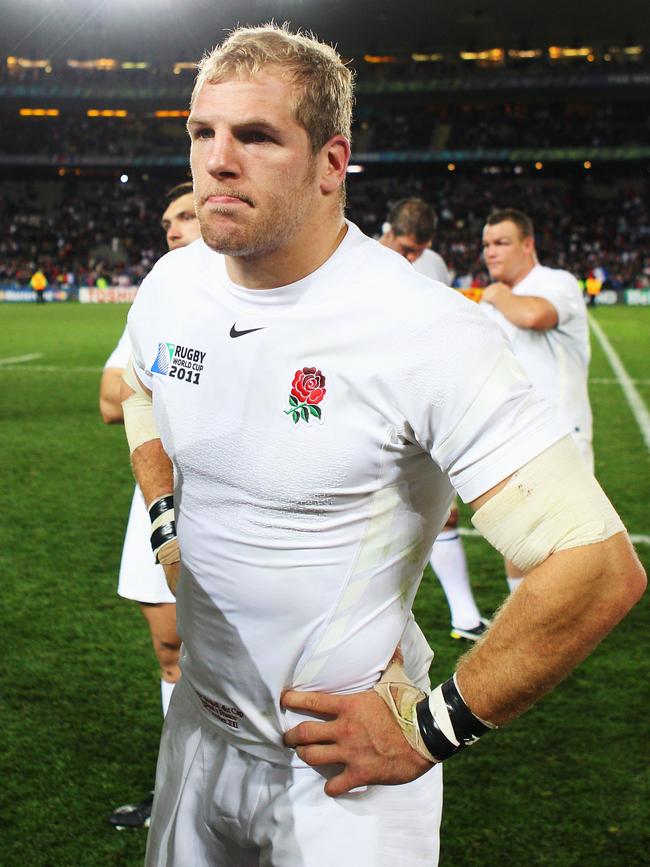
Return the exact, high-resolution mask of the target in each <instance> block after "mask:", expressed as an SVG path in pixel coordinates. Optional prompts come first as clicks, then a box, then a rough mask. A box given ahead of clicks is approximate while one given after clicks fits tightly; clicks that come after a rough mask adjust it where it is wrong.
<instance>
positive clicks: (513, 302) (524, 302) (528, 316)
mask: <svg viewBox="0 0 650 867" xmlns="http://www.w3.org/2000/svg"><path fill="white" fill-rule="evenodd" d="M481 301H482V302H485V303H486V304H492V306H493V307H496V309H497V310H498V311H499V312H500V313H502V314H503V315H504V316H505V317H506V319H508V320H509V321H510V322H512V324H513V325H516V326H517V327H518V328H526V329H532V330H534V331H548V330H549V329H550V328H556V327H557V325H558V322H559V317H558V312H557V309H556V308H555V306H554V305H553V304H551V302H550V301H548V300H547V299H546V298H540V297H539V296H536V295H515V294H513V292H512V290H511V289H510V288H509V287H508V286H506V285H505V283H491V284H490V285H489V286H486V287H485V289H484V290H483V293H482V295H481Z"/></svg>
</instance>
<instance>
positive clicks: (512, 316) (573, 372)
mask: <svg viewBox="0 0 650 867" xmlns="http://www.w3.org/2000/svg"><path fill="white" fill-rule="evenodd" d="M483 256H484V258H485V264H486V265H487V268H488V270H489V272H490V277H491V278H492V280H493V282H492V283H490V285H489V286H487V287H486V288H485V289H484V290H483V294H482V296H481V309H482V310H483V312H484V313H486V315H487V316H489V317H490V318H491V319H493V320H494V321H496V322H497V323H498V325H499V326H500V327H501V328H502V330H503V331H504V333H505V334H506V336H507V337H508V339H509V340H510V343H511V345H512V350H513V352H514V354H515V356H516V358H517V360H518V361H519V363H520V364H521V366H522V367H523V369H524V370H525V372H526V374H527V375H528V377H529V379H530V381H531V382H532V383H533V385H534V386H535V388H537V390H538V391H539V392H540V394H542V395H544V397H545V398H546V400H547V401H548V403H549V404H550V405H551V407H552V409H553V412H555V413H556V415H557V417H558V418H559V419H560V420H561V421H562V422H563V423H565V424H567V425H568V426H569V429H570V431H571V435H572V436H573V438H574V440H575V442H576V445H577V446H578V448H579V450H580V452H581V454H582V455H583V457H584V459H585V461H586V462H587V464H588V465H589V467H590V468H591V470H592V472H593V469H594V454H593V449H592V445H591V438H592V417H591V406H590V404H589V391H588V386H587V380H588V375H589V359H590V357H591V347H590V345H589V325H588V323H587V310H586V307H585V303H584V300H583V295H582V290H581V289H580V286H579V284H578V281H577V280H576V278H575V277H574V276H573V275H572V274H569V272H568V271H563V270H560V269H558V268H547V267H546V266H544V265H540V264H539V261H538V259H537V254H536V250H535V236H534V231H533V224H532V221H531V219H530V218H529V217H528V216H527V215H526V214H524V213H523V212H522V211H519V210H517V209H516V208H505V209H502V210H497V211H493V212H492V213H491V214H490V215H489V216H488V218H487V220H486V224H485V227H484V229H483ZM506 572H507V578H506V580H507V582H508V586H509V588H510V590H511V591H513V590H515V589H516V588H517V587H518V586H519V584H520V583H521V578H522V575H521V571H520V570H519V569H517V568H516V567H515V566H514V565H513V564H512V563H506Z"/></svg>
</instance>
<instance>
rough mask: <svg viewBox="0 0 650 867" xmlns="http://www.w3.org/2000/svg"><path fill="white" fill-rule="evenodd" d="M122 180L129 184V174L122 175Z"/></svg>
mask: <svg viewBox="0 0 650 867" xmlns="http://www.w3.org/2000/svg"><path fill="white" fill-rule="evenodd" d="M120 181H121V183H123V184H127V183H128V182H129V176H128V175H120Z"/></svg>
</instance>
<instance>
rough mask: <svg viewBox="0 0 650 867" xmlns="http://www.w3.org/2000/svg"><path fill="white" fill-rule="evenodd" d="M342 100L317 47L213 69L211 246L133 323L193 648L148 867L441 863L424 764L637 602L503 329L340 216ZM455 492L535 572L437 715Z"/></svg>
mask: <svg viewBox="0 0 650 867" xmlns="http://www.w3.org/2000/svg"><path fill="white" fill-rule="evenodd" d="M351 108H352V82H351V74H350V71H349V70H348V69H347V67H346V66H345V64H343V63H342V61H341V59H340V58H339V57H338V55H337V54H336V52H335V51H334V50H333V49H331V48H329V47H328V46H325V45H323V44H321V43H319V42H317V41H316V40H315V38H312V37H306V36H301V35H295V34H291V33H290V32H289V31H288V30H286V29H282V28H277V27H274V26H265V27H262V28H244V29H240V30H236V31H235V32H234V33H233V34H231V35H230V36H229V37H228V39H227V40H226V41H225V42H224V43H223V44H222V45H220V46H218V47H217V48H216V49H215V50H214V51H213V52H212V53H211V54H210V55H209V56H207V57H206V58H205V59H204V61H202V63H201V65H200V69H199V75H198V77H197V81H196V85H195V89H194V93H193V97H192V101H191V112H190V117H189V119H188V130H189V133H190V139H191V157H190V159H191V166H192V173H193V178H194V190H195V199H196V204H197V214H198V216H199V220H200V223H201V234H202V238H203V240H202V241H197V242H196V243H195V244H192V245H190V246H189V247H186V248H184V249H182V250H175V251H172V252H171V253H169V254H168V255H167V256H165V257H163V259H162V260H161V261H160V262H158V263H157V264H156V266H155V267H154V269H153V271H152V272H151V274H150V275H149V276H148V277H147V279H146V280H145V281H144V283H143V285H142V288H141V290H140V292H139V293H138V297H137V299H136V301H135V303H134V305H133V307H132V309H131V312H130V314H129V333H130V335H131V338H132V343H133V365H132V367H131V368H130V369H129V370H128V371H127V373H126V374H125V387H124V389H123V396H124V402H123V406H124V412H125V421H126V428H127V434H128V437H129V446H130V449H131V453H132V461H133V466H134V469H135V472H136V475H137V478H138V480H139V482H140V485H141V488H142V491H143V495H144V497H145V501H146V502H147V505H148V506H149V511H150V517H151V519H152V537H151V538H152V548H153V549H154V550H155V552H156V556H157V558H158V559H159V561H160V562H162V563H163V564H164V565H165V570H166V574H167V578H168V581H169V583H170V586H171V587H173V588H175V589H177V594H178V595H177V612H178V627H179V632H180V635H181V636H182V638H183V653H182V657H181V668H182V672H183V676H182V678H181V680H180V681H179V683H178V685H177V687H176V689H175V691H174V695H173V696H172V701H171V705H170V710H169V713H168V715H167V719H166V721H165V726H164V730H163V736H162V740H161V748H160V755H159V761H158V772H157V776H156V796H155V798H154V808H153V814H152V822H151V828H150V831H149V838H148V845H147V856H146V864H147V865H148V867H154V865H156V867H163V865H165V867H174V865H175V867H187V865H189V864H191V865H192V867H215V865H224V867H225V865H235V864H237V865H239V867H253V865H255V867H261V865H269V864H276V865H286V867H289V865H290V867H323V865H331V864H337V865H339V867H352V865H354V867H359V865H361V867H389V865H390V867H395V865H401V867H405V865H423V864H429V865H434V864H436V863H437V858H438V827H439V823H440V813H441V803H442V801H441V784H442V774H441V762H442V761H443V760H444V759H446V758H448V757H450V756H451V755H453V754H454V753H456V752H458V751H459V750H460V749H461V748H463V747H465V746H468V745H470V744H472V743H474V742H475V741H476V740H477V739H478V738H479V737H480V736H481V735H482V734H484V733H485V732H487V731H488V730H489V729H490V728H491V727H494V726H500V725H503V724H505V723H506V722H508V721H509V720H510V719H512V718H513V717H514V716H517V715H518V714H520V713H522V712H523V711H524V710H525V709H526V708H527V707H529V706H530V704H532V703H533V702H534V701H535V700H536V699H537V698H539V697H540V696H541V695H542V694H543V693H544V692H546V691H547V690H548V689H550V688H551V687H552V686H553V685H554V684H555V683H556V682H558V681H559V680H560V679H561V678H562V677H564V676H566V674H567V673H568V672H569V671H570V670H571V669H572V668H573V667H574V666H575V665H576V664H578V662H579V661H580V660H581V659H582V658H584V656H585V655H586V654H587V653H588V652H589V651H590V650H591V649H592V648H593V647H594V646H595V645H596V644H597V643H598V641H599V640H600V638H602V636H603V635H604V634H605V633H606V632H607V631H608V630H609V629H611V628H612V627H613V626H614V624H615V623H616V622H617V621H618V620H619V619H620V618H621V617H622V616H623V615H624V613H625V612H626V611H627V610H628V609H629V608H630V607H631V606H632V605H633V604H634V603H635V602H636V600H637V599H638V598H639V596H640V595H641V593H642V592H643V588H644V586H645V576H644V573H643V570H642V569H641V567H640V565H639V564H638V561H637V560H636V559H635V557H634V554H633V551H632V549H631V546H630V544H629V540H628V539H627V536H626V534H625V532H624V529H623V527H622V524H621V522H620V519H619V518H618V517H617V516H616V514H615V512H614V510H613V509H612V507H611V504H609V503H608V502H607V500H606V498H605V497H604V495H603V494H602V492H601V491H600V489H599V488H598V486H597V483H596V482H595V480H594V479H593V477H592V476H590V475H588V474H587V476H588V481H587V482H586V481H585V479H584V478H583V477H582V476H580V472H579V471H580V466H579V462H576V461H575V460H574V459H573V456H574V454H575V445H574V444H573V443H572V441H571V440H570V438H569V437H568V436H567V435H566V429H565V428H564V427H563V426H562V425H560V424H558V423H557V422H556V421H555V420H554V419H553V418H552V417H550V415H549V413H548V411H547V407H546V404H545V403H544V402H543V400H542V399H541V398H539V397H538V396H537V395H536V394H535V393H534V392H533V390H532V388H531V386H530V384H529V382H528V381H527V380H526V378H525V376H524V374H523V373H522V371H521V368H520V367H519V366H518V365H517V363H516V361H515V360H514V358H513V357H512V354H511V352H510V350H509V349H508V347H507V345H506V344H505V342H504V341H503V339H502V337H501V334H500V332H499V330H498V329H497V328H496V327H494V326H493V325H492V324H491V323H490V322H488V321H487V319H486V318H485V317H484V316H482V315H481V313H480V311H479V310H478V308H477V307H476V306H475V305H472V304H471V303H470V302H468V301H467V300H466V299H464V298H462V297H459V296H458V295H457V294H456V293H454V292H452V291H451V290H444V289H443V290H441V292H439V293H437V292H436V293H433V292H431V288H430V281H429V280H427V279H426V278H424V277H422V276H421V275H419V274H417V272H416V271H415V270H414V269H413V268H412V267H411V266H410V265H409V264H408V263H407V262H405V261H404V259H403V257H401V256H397V255H395V254H394V253H393V252H392V251H390V250H387V249H386V248H384V247H382V246H381V245H380V244H378V243H377V242H375V241H373V240H372V239H370V238H368V237H366V236H364V235H363V234H362V233H361V232H360V231H359V229H358V228H356V227H355V226H354V225H353V224H351V223H349V222H346V221H345V219H344V216H343V204H344V192H343V191H344V180H345V172H346V167H347V163H348V160H349V156H350V146H349V134H350V121H351ZM179 285H182V286H183V292H179V291H178V286H179ZM396 287H398V288H399V291H398V292H396V291H395V290H396ZM470 348H471V355H472V357H471V361H467V362H465V363H464V362H463V358H464V357H466V356H469V354H470V353H469V350H470ZM456 355H457V357H456ZM477 364H478V367H479V369H480V370H481V375H480V376H477V375H476V369H477ZM469 365H471V368H472V372H473V373H472V375H471V376H468V375H467V374H468V371H467V369H466V368H467V366H469ZM549 461H552V462H553V463H554V464H558V466H560V467H561V471H562V474H563V477H564V476H565V473H566V472H567V470H566V467H567V465H568V466H569V472H570V468H571V467H574V468H575V465H576V463H578V466H577V468H575V470H576V471H577V476H576V478H575V479H574V484H573V485H572V486H571V489H570V490H566V488H568V486H566V485H565V490H564V491H563V492H562V493H563V496H564V497H566V498H567V502H568V506H567V509H569V511H571V510H572V505H571V503H574V502H577V503H578V504H579V506H580V508H579V512H580V513H581V514H583V513H584V514H586V515H591V514H594V513H597V514H599V515H602V520H600V521H598V520H596V521H595V523H594V525H593V526H592V525H591V523H590V524H589V527H587V526H583V523H582V521H578V522H577V523H576V525H575V526H572V527H567V526H565V525H566V523H567V521H566V520H565V518H564V517H562V515H560V518H559V519H558V517H557V508H556V511H555V513H554V516H551V517H548V516H547V511H548V508H547V500H548V485H547V482H548V477H549V472H548V470H547V466H548V463H549ZM512 474H515V476H514V479H516V480H517V481H516V482H515V481H514V479H513V480H512V483H511V479H510V477H511V476H512ZM538 480H539V481H538ZM526 485H529V489H528V490H529V494H530V496H527V497H526V500H525V502H524V501H523V500H522V496H523V495H522V493H521V490H522V487H525V486H526ZM454 488H455V489H456V490H457V491H458V493H459V496H461V497H462V498H463V499H464V500H466V501H468V502H470V503H471V504H472V507H473V508H474V509H475V510H476V511H475V514H474V519H473V520H474V521H475V522H476V524H477V526H479V528H482V532H484V533H485V534H486V535H487V536H488V537H489V538H490V539H491V540H492V541H493V543H494V544H495V545H496V546H497V547H499V548H503V550H506V551H510V550H511V549H512V548H513V547H514V548H515V549H516V550H515V551H514V552H513V557H514V559H516V560H517V562H526V563H531V564H533V565H532V567H531V570H530V572H529V574H528V575H527V578H526V582H527V585H526V586H525V587H522V589H521V590H520V591H519V592H518V593H517V594H514V595H513V596H512V597H510V599H509V600H508V602H507V603H506V605H505V607H504V609H503V611H502V612H501V614H500V615H499V616H498V617H497V618H496V620H495V622H494V623H493V625H492V627H491V628H490V630H489V631H488V632H487V633H486V636H485V637H484V638H483V639H482V640H481V641H479V642H478V643H477V644H476V645H475V646H474V647H473V649H472V651H471V652H470V653H469V654H468V655H467V656H466V657H464V659H463V660H462V661H461V662H460V664H459V667H458V669H457V671H456V672H455V674H454V675H453V677H451V678H449V680H447V681H445V682H444V684H441V685H439V686H437V687H436V688H435V689H434V690H433V691H432V692H431V694H430V696H429V695H427V693H428V689H429V686H428V683H427V679H426V674H423V673H422V672H416V671H415V670H414V669H413V667H412V665H411V662H412V659H410V657H412V656H415V657H417V656H418V654H420V656H422V654H424V655H426V648H424V649H422V639H421V636H419V635H418V633H417V631H416V630H415V628H414V624H413V621H412V619H411V615H410V610H411V604H412V602H413V597H414V595H415V592H416V590H417V586H418V583H419V580H420V577H421V574H422V569H423V567H424V565H425V564H426V561H427V558H428V556H429V552H430V549H431V545H432V544H433V540H434V538H435V536H436V535H437V533H438V531H439V530H440V528H441V527H442V525H443V523H444V520H445V516H446V514H447V511H448V509H449V504H450V502H451V499H452V496H453V490H454ZM513 498H514V500H515V504H513ZM560 511H561V512H562V514H564V510H560ZM540 512H541V514H540ZM571 513H572V514H573V512H571ZM531 522H534V524H535V526H536V527H537V528H538V530H537V532H536V533H533V534H532V536H531V534H530V533H529V532H528V527H529V525H530V524H531ZM569 523H571V522H569ZM590 528H591V529H590ZM594 528H595V529H594ZM179 576H180V577H179ZM596 612H597V616H595V614H596ZM568 622H570V623H571V629H567V628H566V624H567V623H568ZM577 624H578V625H577ZM400 642H403V643H404V646H405V648H406V649H405V651H404V657H405V663H406V665H405V668H406V671H405V670H404V668H402V667H401V666H400V665H399V663H398V662H393V663H391V658H392V657H393V654H394V650H395V647H396V645H397V644H398V643H400ZM524 660H525V665H524V664H522V661H524ZM389 663H390V665H389ZM382 672H384V674H383V676H382ZM380 679H381V680H380ZM414 681H417V683H416V684H415V683H413V682H414Z"/></svg>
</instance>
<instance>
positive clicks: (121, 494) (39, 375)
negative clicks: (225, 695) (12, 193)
mask: <svg viewBox="0 0 650 867" xmlns="http://www.w3.org/2000/svg"><path fill="white" fill-rule="evenodd" d="M125 314H126V308H124V307H121V306H115V307H111V306H106V307H103V306H101V307H93V306H82V305H76V304H66V305H43V306H40V305H39V306H36V305H20V304H16V305H10V304H5V305H0V325H1V334H2V349H1V350H0V420H1V426H0V431H1V433H0V437H1V442H2V462H1V473H2V490H3V507H2V515H3V517H2V530H3V533H2V544H1V545H0V567H1V571H0V574H1V575H2V594H1V596H2V606H1V609H0V611H1V613H0V626H1V634H2V637H3V644H2V646H3V648H4V650H3V661H2V667H1V672H2V673H1V689H0V715H1V720H0V733H1V743H2V748H1V749H0V780H1V785H0V817H1V819H0V821H1V822H2V824H1V825H0V863H2V864H3V865H4V867H95V865H97V867H101V865H129V867H130V865H134V867H135V865H140V864H141V863H142V858H143V853H144V847H145V833H144V832H138V831H133V832H131V831H124V832H122V833H118V832H116V831H114V830H112V829H111V828H110V827H109V826H108V825H107V823H106V815H107V814H108V812H109V811H110V809H111V808H112V807H113V806H115V805H117V804H119V803H122V802H124V801H125V800H130V799H133V798H136V797H137V796H139V795H141V794H143V793H144V792H145V791H146V790H147V789H148V788H149V787H150V785H151V782H152V777H153V771H154V764H155V759H156V752H157V743H158V736H159V729H160V699H159V681H158V674H157V665H156V662H155V659H154V655H153V651H152V650H151V647H150V642H149V637H148V632H147V629H146V625H145V623H144V619H143V618H142V617H141V615H140V613H139V611H138V609H137V606H136V605H135V604H134V603H131V604H130V603H128V602H126V601H124V600H121V599H119V598H118V597H117V595H116V592H115V586H116V575H117V570H118V563H119V557H120V549H121V541H122V534H123V531H124V526H125V522H126V516H127V510H128V506H129V501H130V497H131V476H130V470H129V467H128V461H127V449H126V445H125V441H124V436H123V431H122V429H121V428H117V427H116V428H108V427H105V426H104V425H103V424H102V423H101V420H100V418H99V414H98V411H97V389H98V382H99V376H100V369H101V366H102V364H103V362H104V360H105V358H106V357H107V355H108V353H109V351H110V350H111V349H112V348H113V345H114V343H115V342H116V340H117V337H118V336H119V334H120V332H121V328H122V325H123V322H124V318H125ZM595 315H596V317H597V319H598V321H599V322H600V323H601V325H602V327H603V328H604V330H605V332H606V334H607V335H608V337H609V339H610V341H611V342H612V344H613V346H614V347H615V349H616V350H617V352H618V353H619V355H620V357H621V359H622V361H623V363H624V364H625V366H626V368H627V370H628V373H629V375H630V376H631V377H632V378H633V379H634V380H636V381H638V389H639V391H640V393H641V395H642V397H643V398H644V400H645V402H646V404H650V353H649V351H648V350H649V347H650V310H648V309H641V308H612V309H604V308H599V309H597V310H596V312H595ZM593 350H594V351H593V362H592V367H591V376H592V379H593V382H592V385H591V395H592V402H593V407H594V414H595V424H596V434H595V450H596V460H597V472H598V475H599V478H600V480H601V482H602V483H603V485H604V487H605V489H606V490H607V491H608V493H609V495H610V497H611V499H612V500H613V502H614V504H615V505H616V506H617V508H618V509H619V511H620V513H621V514H622V516H623V519H624V520H625V522H626V524H627V525H628V528H629V529H630V532H632V533H635V534H645V535H646V536H647V535H650V511H649V509H648V502H649V500H650V459H649V455H648V452H647V450H646V449H645V446H644V443H643V440H642V438H641V434H640V432H639V429H638V427H637V424H636V422H635V420H634V418H633V416H632V414H631V412H630V410H629V408H628V405H627V403H626V401H625V399H624V396H623V392H622V391H621V388H620V387H619V385H618V384H617V383H616V382H615V381H614V376H613V373H612V371H611V369H610V367H609V365H608V362H607V360H606V358H605V356H604V355H603V353H602V351H601V350H600V348H599V346H598V344H597V343H596V342H595V341H594V347H593ZM32 354H38V355H39V357H38V358H33V359H32V360H31V361H22V362H17V363H14V364H7V363H5V361H3V360H6V359H7V358H12V357H17V356H18V357H20V356H25V355H32ZM462 522H463V524H464V525H465V526H467V525H468V519H467V513H466V511H465V510H464V511H463V521H462ZM466 550H467V554H468V557H469V561H470V567H471V573H472V576H473V583H474V587H475V590H476V595H477V598H478V600H479V603H480V605H481V608H482V610H483V611H484V612H485V613H486V614H489V613H490V612H492V611H493V610H494V609H495V608H496V607H497V606H498V605H499V603H500V602H501V600H502V599H503V596H504V591H505V584H504V580H503V577H502V568H501V564H500V560H499V557H498V556H497V555H496V554H495V553H494V552H493V551H491V550H490V548H489V547H488V546H487V544H486V543H485V542H483V541H482V540H480V539H476V538H469V539H468V540H467V542H466ZM638 551H639V554H640V555H641V557H642V559H643V560H644V562H645V566H646V569H648V568H649V567H650V546H649V545H647V544H641V545H639V547H638ZM647 608H648V604H647V601H643V602H642V603H641V604H639V605H638V606H637V607H636V608H635V609H634V611H633V612H632V613H631V614H630V615H629V616H628V618H627V619H626V620H625V621H624V622H623V623H622V624H621V625H620V626H619V627H618V629H616V630H615V631H614V632H613V633H612V635H611V636H610V637H609V638H607V640H606V641H605V642H604V643H603V644H602V645H601V647H600V648H599V649H598V650H597V651H596V652H595V654H594V655H593V656H592V657H591V658H590V659H589V660H588V661H587V662H586V663H585V664H584V665H582V666H581V667H580V668H579V669H578V671H577V672H576V673H575V674H574V675H573V676H572V677H571V678H570V679H569V680H568V681H566V682H565V683H564V684H562V685H561V686H560V687H559V688H558V689H557V690H556V691H555V692H554V693H553V694H552V695H550V696H548V697H547V698H546V699H545V700H544V701H543V702H541V703H540V704H539V705H538V706H537V707H535V708H534V709H533V710H532V711H530V712H529V713H528V714H527V715H525V716H524V717H523V718H521V719H520V720H518V721H516V722H514V723H513V724H511V725H510V726H509V727H508V728H507V729H505V730H504V731H502V732H499V733H497V734H494V735H491V736H489V737H487V738H485V740H484V741H482V742H481V743H480V744H479V745H477V746H476V747H474V748H472V749H471V750H468V751H467V752H466V753H464V754H463V755H461V756H459V757H457V758H455V759H453V760H452V761H451V762H449V763H448V765H447V766H446V767H445V779H446V806H445V814H444V820H443V838H442V856H441V864H442V867H474V865H477V867H478V865H480V867H496V865H498V867H501V865H513V867H528V865H531V867H532V865H549V867H584V865H598V867H630V865H635V864H641V863H643V862H644V860H645V859H646V858H647V853H648V837H647V833H648V772H647V768H646V759H647V752H646V745H647V735H648V724H647V718H648V699H649V695H648V666H647V661H646V660H647V655H646V651H645V648H644V639H645V637H646V635H647ZM416 611H417V615H418V619H419V620H420V621H421V623H422V626H423V628H424V630H425V632H426V634H427V636H428V638H429V640H430V642H431V643H432V645H433V647H434V648H435V650H436V659H435V661H434V666H433V669H432V679H433V680H434V682H435V681H439V680H442V679H444V678H445V677H447V676H448V673H449V672H450V670H451V669H452V667H453V665H454V661H455V659H456V658H457V656H458V655H459V654H460V653H461V652H462V651H463V650H464V649H466V648H465V647H464V646H462V645H461V643H460V642H454V641H452V640H451V639H450V638H449V635H448V629H449V626H448V616H447V609H446V606H445V602H444V599H443V596H442V592H441V590H440V589H439V587H438V584H437V582H436V581H435V580H434V579H433V578H432V576H431V574H430V572H429V571H428V570H427V573H426V574H425V578H424V581H423V584H422V589H421V591H420V593H419V595H418V598H417V600H416ZM413 808H414V809H417V804H414V805H413ZM342 845H343V844H342ZM283 867H292V865H283ZM323 867H330V865H323Z"/></svg>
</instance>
